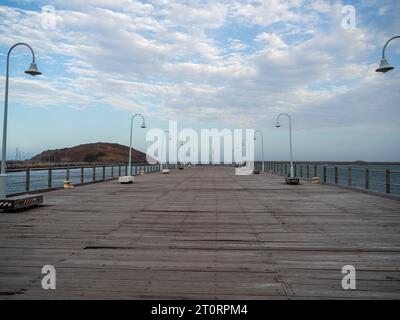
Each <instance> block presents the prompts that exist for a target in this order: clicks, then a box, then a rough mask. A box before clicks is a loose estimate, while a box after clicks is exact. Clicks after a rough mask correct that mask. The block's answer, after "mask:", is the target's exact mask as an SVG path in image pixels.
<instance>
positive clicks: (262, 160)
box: [254, 130, 264, 172]
mask: <svg viewBox="0 0 400 320" xmlns="http://www.w3.org/2000/svg"><path fill="white" fill-rule="evenodd" d="M257 133H259V134H260V136H261V162H262V172H264V134H263V133H262V132H261V131H260V130H256V131H254V140H257V138H256V134H257Z"/></svg>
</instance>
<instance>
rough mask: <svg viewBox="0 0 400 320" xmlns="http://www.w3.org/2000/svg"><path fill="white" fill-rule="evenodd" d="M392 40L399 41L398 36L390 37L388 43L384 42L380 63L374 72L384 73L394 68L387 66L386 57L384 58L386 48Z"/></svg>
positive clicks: (399, 37)
mask: <svg viewBox="0 0 400 320" xmlns="http://www.w3.org/2000/svg"><path fill="white" fill-rule="evenodd" d="M394 39H400V36H395V37H392V38H390V39H389V40H388V41H386V43H385V45H384V46H383V50H382V58H381V62H380V64H379V68H378V69H376V70H375V71H376V72H383V73H386V72H388V71H390V70H393V69H394V67H392V66H390V65H389V63H388V61H387V60H386V57H385V51H386V47H387V45H388V44H389V42H390V41H392V40H394Z"/></svg>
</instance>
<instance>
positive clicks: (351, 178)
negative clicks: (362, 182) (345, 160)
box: [348, 168, 353, 187]
mask: <svg viewBox="0 0 400 320" xmlns="http://www.w3.org/2000/svg"><path fill="white" fill-rule="evenodd" d="M348 176H349V177H348V178H349V180H348V185H349V187H351V186H352V184H353V174H352V172H351V168H349V170H348Z"/></svg>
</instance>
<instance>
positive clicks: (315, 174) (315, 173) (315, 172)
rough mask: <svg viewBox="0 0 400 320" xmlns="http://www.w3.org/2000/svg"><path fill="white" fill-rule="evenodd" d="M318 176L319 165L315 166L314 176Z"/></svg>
mask: <svg viewBox="0 0 400 320" xmlns="http://www.w3.org/2000/svg"><path fill="white" fill-rule="evenodd" d="M316 176H317V166H314V177H316Z"/></svg>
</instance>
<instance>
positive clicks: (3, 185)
mask: <svg viewBox="0 0 400 320" xmlns="http://www.w3.org/2000/svg"><path fill="white" fill-rule="evenodd" d="M17 46H25V47H27V48H28V49H29V50H30V51H31V53H32V62H31V65H30V67H29V69H28V70H26V71H25V73H27V74H30V75H31V76H38V75H40V74H42V73H41V72H40V71H39V70H38V68H37V66H36V61H35V52H34V51H33V49H32V47H31V46H30V45H28V44H26V43H23V42H19V43H16V44H14V45H13V46H12V47H11V48H10V49H9V50H8V53H7V69H6V87H5V95H4V119H3V145H2V152H1V171H0V199H5V198H6V194H7V173H6V169H7V162H6V157H7V114H8V79H9V76H10V54H11V51H12V50H13V49H14V48H15V47H17Z"/></svg>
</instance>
